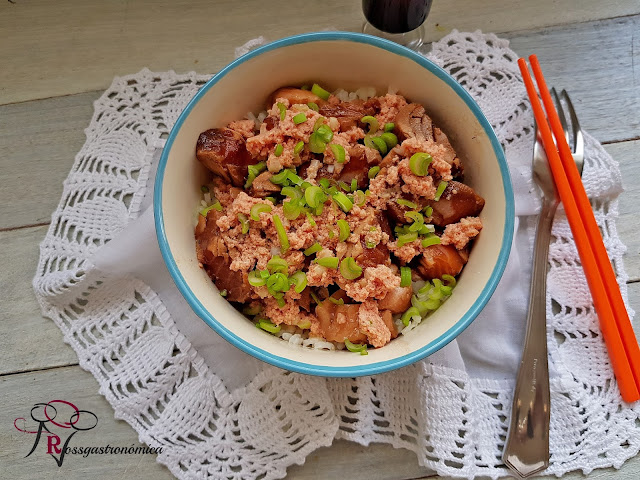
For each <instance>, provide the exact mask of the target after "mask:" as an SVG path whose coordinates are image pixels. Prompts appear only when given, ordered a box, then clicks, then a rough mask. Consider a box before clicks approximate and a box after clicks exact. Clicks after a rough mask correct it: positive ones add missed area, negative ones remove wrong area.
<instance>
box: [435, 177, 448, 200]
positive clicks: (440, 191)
mask: <svg viewBox="0 0 640 480" xmlns="http://www.w3.org/2000/svg"><path fill="white" fill-rule="evenodd" d="M447 185H449V182H445V181H442V182H440V183H439V184H438V188H437V189H436V196H435V198H434V200H435V201H436V202H437V201H438V200H440V197H441V196H442V194H443V193H444V191H445V189H446V188H447Z"/></svg>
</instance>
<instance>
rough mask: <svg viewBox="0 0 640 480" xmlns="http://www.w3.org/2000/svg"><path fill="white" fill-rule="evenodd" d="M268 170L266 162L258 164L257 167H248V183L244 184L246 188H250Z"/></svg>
mask: <svg viewBox="0 0 640 480" xmlns="http://www.w3.org/2000/svg"><path fill="white" fill-rule="evenodd" d="M266 168H267V164H266V163H265V162H258V163H256V164H255V165H249V167H247V170H248V175H247V182H246V183H245V184H244V188H249V187H250V186H251V184H252V183H253V181H254V180H255V179H256V177H257V176H258V175H260V174H261V173H262V172H263V171H264V170H266Z"/></svg>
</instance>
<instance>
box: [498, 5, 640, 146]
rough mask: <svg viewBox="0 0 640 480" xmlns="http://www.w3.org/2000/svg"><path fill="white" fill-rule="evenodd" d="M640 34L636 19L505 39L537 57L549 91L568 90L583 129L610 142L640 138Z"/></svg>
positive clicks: (588, 24) (537, 32)
mask: <svg viewBox="0 0 640 480" xmlns="http://www.w3.org/2000/svg"><path fill="white" fill-rule="evenodd" d="M639 4H640V2H639ZM639 30H640V16H634V17H628V18H619V19H614V20H605V21H597V22H590V23H582V24H579V25H569V26H566V27H562V28H560V27H556V28H549V29H546V28H545V29H541V30H536V31H533V32H523V33H517V34H508V35H506V38H509V39H510V40H511V48H513V49H514V51H515V52H516V53H518V54H520V55H521V56H525V55H530V54H533V53H535V54H537V55H538V58H539V59H540V64H541V66H542V69H543V71H544V74H545V78H546V80H547V83H548V85H549V86H555V87H556V88H566V89H567V91H568V92H569V93H570V95H571V98H572V100H573V103H574V105H575V108H576V112H577V114H578V118H579V119H580V124H581V126H582V128H584V129H585V130H587V131H589V132H591V133H592V134H593V135H595V136H596V138H597V139H598V140H599V141H600V142H614V141H620V140H629V139H637V138H639V137H640V69H638V68H636V67H635V63H639V64H640V36H639V35H637V32H638V31H639ZM605 46H606V47H605ZM605 48H606V50H604V49H605ZM605 52H606V53H605Z"/></svg>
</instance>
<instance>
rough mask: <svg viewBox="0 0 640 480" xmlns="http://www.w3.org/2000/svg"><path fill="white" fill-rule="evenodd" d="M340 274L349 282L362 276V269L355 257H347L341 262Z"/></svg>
mask: <svg viewBox="0 0 640 480" xmlns="http://www.w3.org/2000/svg"><path fill="white" fill-rule="evenodd" d="M340 273H341V274H342V276H343V277H344V278H346V279H347V280H355V279H356V278H358V277H359V276H360V275H362V267H360V266H359V265H358V264H357V263H356V261H355V259H354V258H353V257H346V258H343V259H342V262H340Z"/></svg>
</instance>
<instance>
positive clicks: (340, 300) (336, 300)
mask: <svg viewBox="0 0 640 480" xmlns="http://www.w3.org/2000/svg"><path fill="white" fill-rule="evenodd" d="M329 301H330V302H331V303H333V304H335V305H344V299H343V298H333V297H329Z"/></svg>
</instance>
